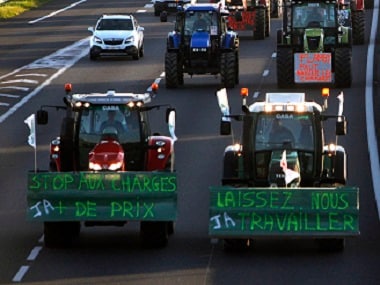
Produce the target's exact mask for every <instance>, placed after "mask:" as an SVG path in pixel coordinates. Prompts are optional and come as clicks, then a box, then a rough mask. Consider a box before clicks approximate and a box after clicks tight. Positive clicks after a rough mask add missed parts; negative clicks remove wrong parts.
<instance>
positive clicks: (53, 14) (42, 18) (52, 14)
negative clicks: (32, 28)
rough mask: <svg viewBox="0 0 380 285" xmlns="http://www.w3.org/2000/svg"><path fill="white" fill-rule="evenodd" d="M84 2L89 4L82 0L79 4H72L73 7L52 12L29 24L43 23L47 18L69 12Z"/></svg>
mask: <svg viewBox="0 0 380 285" xmlns="http://www.w3.org/2000/svg"><path fill="white" fill-rule="evenodd" d="M83 2H87V0H81V1H78V2H75V3H72V4H71V5H69V6H67V7H65V8H62V9H60V10H57V11H54V12H51V13H50V14H49V15H47V16H44V17H41V18H38V19H36V20H33V21H29V22H28V24H34V23H37V22H40V21H43V20H45V19H47V18H51V17H53V16H55V15H57V14H59V13H61V12H64V11H66V10H69V9H71V8H74V7H75V6H77V5H79V4H82V3H83Z"/></svg>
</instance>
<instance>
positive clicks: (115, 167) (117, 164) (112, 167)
mask: <svg viewBox="0 0 380 285" xmlns="http://www.w3.org/2000/svg"><path fill="white" fill-rule="evenodd" d="M122 166H123V163H122V162H121V161H119V162H115V163H111V164H110V166H109V167H108V170H111V171H116V170H120V169H121V167H122Z"/></svg>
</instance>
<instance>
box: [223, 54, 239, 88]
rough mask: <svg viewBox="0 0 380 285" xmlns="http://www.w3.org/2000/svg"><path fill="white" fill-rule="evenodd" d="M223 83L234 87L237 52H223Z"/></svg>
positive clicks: (227, 86) (228, 86)
mask: <svg viewBox="0 0 380 285" xmlns="http://www.w3.org/2000/svg"><path fill="white" fill-rule="evenodd" d="M220 61H221V62H220V75H221V81H222V82H221V83H222V85H223V86H224V87H226V88H234V87H235V83H236V74H237V71H236V69H237V68H238V67H237V66H236V57H235V52H233V51H232V52H226V53H222V55H221V58H220Z"/></svg>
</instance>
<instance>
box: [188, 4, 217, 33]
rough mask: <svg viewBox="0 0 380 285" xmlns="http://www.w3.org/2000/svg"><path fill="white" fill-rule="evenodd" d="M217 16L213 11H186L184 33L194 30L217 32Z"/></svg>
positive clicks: (193, 31)
mask: <svg viewBox="0 0 380 285" xmlns="http://www.w3.org/2000/svg"><path fill="white" fill-rule="evenodd" d="M217 19H218V16H217V14H216V12H214V11H202V10H200V11H187V12H186V15H185V31H184V32H185V35H192V34H193V33H195V32H208V33H210V35H217V34H218V20H217Z"/></svg>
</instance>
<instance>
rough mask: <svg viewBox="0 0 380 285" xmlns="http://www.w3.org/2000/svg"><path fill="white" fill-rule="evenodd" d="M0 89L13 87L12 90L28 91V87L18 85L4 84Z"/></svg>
mask: <svg viewBox="0 0 380 285" xmlns="http://www.w3.org/2000/svg"><path fill="white" fill-rule="evenodd" d="M0 89H13V90H19V91H28V90H29V88H28V87H20V86H4V87H0Z"/></svg>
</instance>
